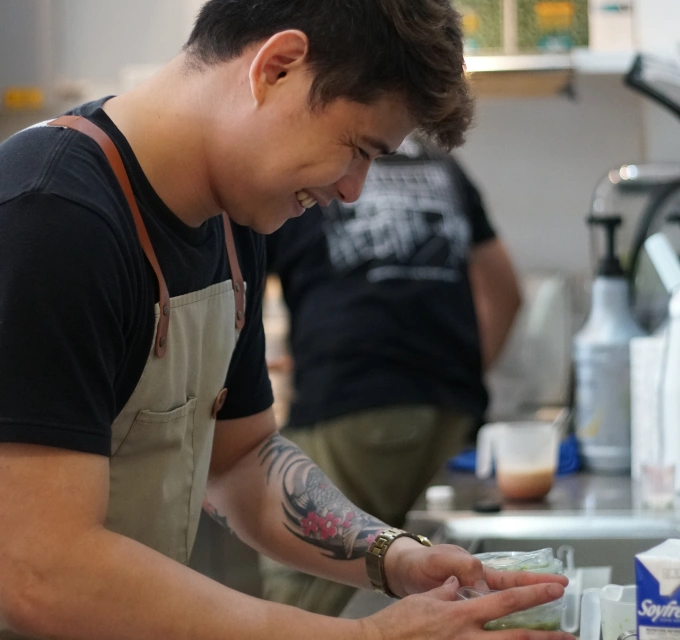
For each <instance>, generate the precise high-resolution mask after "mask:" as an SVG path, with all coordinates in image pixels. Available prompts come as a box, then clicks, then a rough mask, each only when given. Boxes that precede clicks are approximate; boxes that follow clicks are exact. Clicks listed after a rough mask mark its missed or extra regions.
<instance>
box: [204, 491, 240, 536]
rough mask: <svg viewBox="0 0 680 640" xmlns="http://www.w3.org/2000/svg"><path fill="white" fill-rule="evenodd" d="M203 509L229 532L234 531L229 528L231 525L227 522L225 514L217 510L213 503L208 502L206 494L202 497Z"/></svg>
mask: <svg viewBox="0 0 680 640" xmlns="http://www.w3.org/2000/svg"><path fill="white" fill-rule="evenodd" d="M203 511H205V512H206V513H207V514H208V515H209V516H210V517H211V518H212V519H213V520H214V521H215V522H217V524H219V525H221V526H222V527H224V528H225V529H226V530H227V531H229V533H234V532H233V531H232V530H231V527H230V526H229V524H228V523H227V518H226V516H223V515H222V514H221V513H220V512H219V511H218V510H217V507H215V505H213V504H211V503H210V502H208V498H207V496H206V497H204V498H203Z"/></svg>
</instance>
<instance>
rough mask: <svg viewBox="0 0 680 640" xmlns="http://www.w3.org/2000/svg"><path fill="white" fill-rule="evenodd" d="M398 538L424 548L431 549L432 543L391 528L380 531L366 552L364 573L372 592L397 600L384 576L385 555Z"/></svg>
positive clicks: (423, 537) (415, 535) (418, 536)
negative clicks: (418, 544)
mask: <svg viewBox="0 0 680 640" xmlns="http://www.w3.org/2000/svg"><path fill="white" fill-rule="evenodd" d="M399 538H411V539H412V540H415V541H416V542H419V543H420V544H422V545H423V546H425V547H431V546H432V543H431V542H430V541H429V540H428V539H427V538H426V537H425V536H420V535H417V534H415V533H409V532H408V531H404V530H403V529H397V528H396V527H392V528H390V529H385V530H384V531H381V532H380V533H379V534H378V535H377V536H376V537H375V540H374V541H373V542H372V543H371V546H370V547H369V548H368V551H367V552H366V573H367V574H368V579H369V580H370V582H371V586H372V587H373V590H374V591H379V592H380V593H384V594H385V595H387V596H389V597H390V598H399V596H398V595H396V594H395V593H393V592H392V591H390V589H389V587H388V586H387V576H386V575H385V555H386V554H387V551H388V550H389V548H390V546H391V545H392V543H393V542H394V541H395V540H398V539H399Z"/></svg>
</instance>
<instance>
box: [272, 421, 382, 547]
mask: <svg viewBox="0 0 680 640" xmlns="http://www.w3.org/2000/svg"><path fill="white" fill-rule="evenodd" d="M259 457H260V460H261V464H263V465H269V467H268V469H267V481H268V482H270V481H272V480H273V479H274V477H276V479H277V480H278V481H280V482H281V485H282V492H283V499H284V500H283V503H282V507H283V511H284V515H285V518H286V524H285V526H286V528H287V529H288V530H289V531H290V532H291V533H293V535H295V536H297V537H298V538H300V540H304V541H305V542H308V543H309V544H313V545H314V546H316V547H319V548H320V549H322V550H323V551H324V555H325V556H326V557H329V558H334V559H337V560H354V559H356V558H362V557H363V556H364V555H365V553H366V550H367V549H368V547H369V546H370V544H371V543H372V542H373V540H375V536H376V535H377V533H378V532H379V531H382V530H383V529H385V528H386V525H385V524H384V523H383V522H381V521H380V520H378V519H377V518H374V517H373V516H370V515H368V514H367V513H364V512H363V511H361V510H359V509H357V507H355V506H354V505H353V504H352V503H351V502H350V501H349V500H348V499H347V498H345V496H344V495H342V493H341V492H340V491H339V490H338V489H337V488H336V487H335V486H334V485H333V483H332V482H331V481H330V480H329V479H328V477H327V476H326V475H325V474H324V473H323V471H321V469H319V467H317V466H316V465H315V464H314V463H313V462H312V461H311V460H310V459H309V458H308V457H307V456H306V455H305V454H304V453H303V452H302V451H301V450H300V449H299V448H298V447H296V446H295V445H294V444H293V443H292V442H290V441H288V440H286V439H285V438H283V437H281V436H280V435H278V434H276V435H274V436H272V437H271V438H270V439H269V440H268V441H267V442H266V443H265V444H264V445H263V447H262V449H260V452H259Z"/></svg>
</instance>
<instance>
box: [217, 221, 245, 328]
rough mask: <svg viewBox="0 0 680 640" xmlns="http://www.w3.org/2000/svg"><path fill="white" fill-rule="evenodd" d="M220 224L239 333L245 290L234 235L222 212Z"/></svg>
mask: <svg viewBox="0 0 680 640" xmlns="http://www.w3.org/2000/svg"><path fill="white" fill-rule="evenodd" d="M222 222H223V224H224V241H225V243H226V244H227V256H228V257H229V268H230V269H231V282H232V284H233V286H234V298H235V299H236V328H237V329H238V330H239V331H240V330H241V329H243V325H245V323H246V296H245V294H246V290H245V285H244V284H243V276H242V275H241V267H240V266H239V264H238V256H237V255H236V246H235V245H234V234H233V233H232V231H231V220H229V216H227V214H226V213H224V211H223V212H222Z"/></svg>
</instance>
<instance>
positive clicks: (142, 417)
mask: <svg viewBox="0 0 680 640" xmlns="http://www.w3.org/2000/svg"><path fill="white" fill-rule="evenodd" d="M49 124H50V125H51V126H58V127H67V128H71V129H76V130H78V131H80V132H81V133H84V134H85V135H88V136H90V137H91V138H93V139H94V140H95V141H96V142H97V143H98V144H99V146H100V147H101V148H102V150H103V151H104V153H105V154H106V156H107V159H108V160H109V163H110V164H111V167H112V169H113V171H114V173H115V174H116V177H117V179H118V181H119V183H120V185H121V188H122V189H123V192H124V193H125V196H126V199H127V201H128V204H129V205H130V209H131V210H132V213H133V217H134V219H135V225H136V227H137V232H138V235H139V238H140V243H141V245H142V248H143V250H144V253H145V254H146V257H147V259H148V260H149V262H150V263H151V265H152V267H153V268H154V271H155V273H156V277H157V280H158V288H159V291H160V303H157V304H156V305H155V317H156V329H155V332H154V340H153V343H152V346H151V352H150V353H149V357H148V359H147V362H146V365H145V367H144V371H143V373H142V376H141V378H140V379H139V382H138V384H137V387H136V388H135V390H134V392H133V394H132V396H131V397H130V399H129V400H128V402H127V404H126V405H125V407H124V408H123V410H122V411H121V412H120V414H119V415H118V417H117V418H116V420H115V421H114V423H113V426H112V441H111V459H110V462H109V473H110V491H109V507H108V513H107V517H106V523H105V526H106V528H107V529H109V530H111V531H115V532H117V533H120V534H121V535H124V536H127V537H129V538H132V539H134V540H137V541H139V542H141V543H142V544H145V545H146V546H148V547H151V548H152V549H155V550H157V551H159V552H160V553H163V554H164V555H166V556H168V557H170V558H173V559H174V560H177V561H178V562H181V563H184V564H186V563H187V562H188V560H189V556H190V554H191V549H192V547H193V544H194V540H195V537H196V530H197V528H198V521H199V516H200V513H201V507H202V504H203V496H204V493H205V486H206V482H207V478H208V468H209V464H210V453H211V448H212V440H213V433H214V429H215V416H216V414H217V411H218V410H219V409H220V408H221V406H222V404H224V400H225V397H226V392H227V391H226V389H223V388H222V387H223V385H224V381H225V379H226V376H227V368H228V366H229V361H230V359H231V355H232V353H233V351H234V346H235V344H236V340H237V339H238V334H239V332H240V330H241V329H242V328H243V325H244V323H245V315H244V314H245V283H244V282H243V279H242V276H241V271H240V268H239V265H238V259H237V256H236V250H235V248H234V240H233V235H232V232H231V224H230V222H229V219H228V218H227V217H226V215H225V214H223V216H222V219H223V222H224V230H225V242H226V246H227V253H228V256H229V263H230V267H231V274H232V279H231V280H227V281H225V282H220V283H218V284H214V285H212V286H210V287H208V288H206V289H203V290H202V291H195V292H193V293H189V294H186V295H183V296H178V297H176V298H170V297H169V295H168V290H167V286H166V284H165V279H164V278H163V274H162V273H161V270H160V267H159V265H158V261H157V259H156V255H155V253H154V250H153V247H152V245H151V241H150V240H149V236H148V234H147V232H146V228H145V227H144V222H143V221H142V217H141V214H140V213H139V209H138V207H137V203H136V201H135V198H134V195H133V194H132V188H131V186H130V182H129V180H128V177H127V174H126V172H125V169H124V165H123V163H122V160H121V158H120V155H119V153H118V150H117V149H116V147H115V145H114V144H113V142H112V141H111V140H110V138H109V137H108V136H107V135H106V134H105V133H104V132H103V131H102V130H101V129H99V128H98V127H97V126H96V125H95V124H93V123H92V122H90V121H89V120H86V119H85V118H79V117H75V116H62V117H61V118H58V119H57V120H54V121H52V122H50V123H49ZM10 638H20V636H17V635H16V634H14V633H12V632H10V631H8V630H7V629H6V628H5V630H3V629H2V623H1V622H0V639H2V640H9V639H10Z"/></svg>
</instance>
